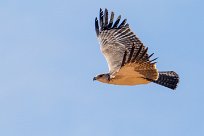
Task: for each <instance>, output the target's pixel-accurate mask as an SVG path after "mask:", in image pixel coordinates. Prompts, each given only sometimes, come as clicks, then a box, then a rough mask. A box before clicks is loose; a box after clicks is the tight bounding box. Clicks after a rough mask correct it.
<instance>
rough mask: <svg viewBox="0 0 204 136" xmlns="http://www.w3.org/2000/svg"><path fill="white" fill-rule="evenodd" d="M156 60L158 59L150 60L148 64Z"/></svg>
mask: <svg viewBox="0 0 204 136" xmlns="http://www.w3.org/2000/svg"><path fill="white" fill-rule="evenodd" d="M157 59H158V57H157V58H155V59H153V60H150V61H149V62H150V63H151V62H153V61H155V60H157Z"/></svg>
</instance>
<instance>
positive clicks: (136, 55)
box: [132, 44, 143, 62]
mask: <svg viewBox="0 0 204 136" xmlns="http://www.w3.org/2000/svg"><path fill="white" fill-rule="evenodd" d="M142 47H143V46H142V44H141V46H140V48H139V50H138V51H137V53H136V54H135V56H134V58H133V59H132V62H136V59H137V57H138V55H139V54H140V51H141V50H142Z"/></svg>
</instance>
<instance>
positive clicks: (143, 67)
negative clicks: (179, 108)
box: [93, 8, 179, 90]
mask: <svg viewBox="0 0 204 136" xmlns="http://www.w3.org/2000/svg"><path fill="white" fill-rule="evenodd" d="M120 20H121V15H119V16H118V17H117V19H116V21H114V12H111V13H110V17H109V13H108V10H107V9H105V10H104V11H103V10H102V9H101V8H100V12H99V21H98V19H97V17H96V18H95V31H96V35H97V39H98V40H99V44H100V50H101V51H102V53H103V55H104V57H105V59H106V61H107V63H108V68H109V73H104V74H99V75H97V76H95V77H94V78H93V80H97V81H99V82H103V83H107V84H114V85H127V86H132V85H139V84H148V83H150V82H153V83H156V84H159V85H162V86H165V87H168V88H170V89H173V90H174V89H176V88H177V84H178V82H179V76H178V74H177V73H176V72H174V71H158V69H157V68H156V62H155V60H156V59H157V58H154V59H151V57H152V56H153V54H154V53H152V54H150V55H149V54H148V47H145V46H144V44H143V43H142V42H141V41H140V40H139V38H138V37H137V36H136V35H135V34H134V33H133V32H132V30H131V29H130V27H129V24H128V23H127V19H124V20H123V21H121V22H120Z"/></svg>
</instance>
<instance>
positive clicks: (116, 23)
mask: <svg viewBox="0 0 204 136" xmlns="http://www.w3.org/2000/svg"><path fill="white" fill-rule="evenodd" d="M120 19H121V15H119V16H118V18H117V20H116V21H115V23H114V25H113V27H112V28H117V26H118V24H119V22H120Z"/></svg>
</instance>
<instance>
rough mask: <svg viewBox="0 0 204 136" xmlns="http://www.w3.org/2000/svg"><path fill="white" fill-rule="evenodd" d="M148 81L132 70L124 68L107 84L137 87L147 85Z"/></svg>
mask: <svg viewBox="0 0 204 136" xmlns="http://www.w3.org/2000/svg"><path fill="white" fill-rule="evenodd" d="M149 82H150V81H148V80H147V79H145V77H144V75H142V74H140V73H139V72H137V71H135V70H134V68H131V67H128V68H127V67H126V68H124V69H121V70H120V71H119V72H118V73H117V74H116V75H115V77H114V78H112V79H111V80H110V81H109V84H115V85H139V84H147V83H149Z"/></svg>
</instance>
